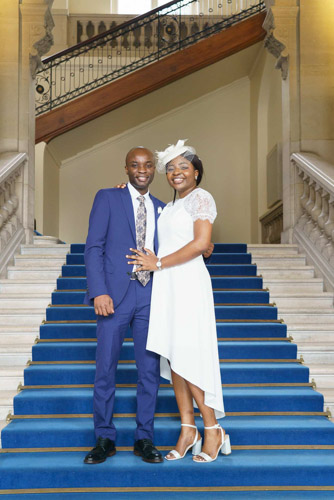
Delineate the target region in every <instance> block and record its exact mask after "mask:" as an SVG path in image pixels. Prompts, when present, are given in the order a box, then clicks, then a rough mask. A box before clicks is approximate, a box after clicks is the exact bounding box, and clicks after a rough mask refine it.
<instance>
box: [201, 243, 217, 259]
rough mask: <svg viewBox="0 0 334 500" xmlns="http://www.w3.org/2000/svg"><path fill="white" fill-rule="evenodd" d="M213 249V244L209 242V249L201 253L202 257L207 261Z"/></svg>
mask: <svg viewBox="0 0 334 500" xmlns="http://www.w3.org/2000/svg"><path fill="white" fill-rule="evenodd" d="M214 248H215V246H214V244H213V243H212V242H211V243H210V245H209V248H208V249H207V250H206V251H205V252H204V253H203V257H204V258H205V259H208V258H209V257H210V256H211V254H212V252H213V249H214Z"/></svg>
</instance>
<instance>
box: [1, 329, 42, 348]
mask: <svg viewBox="0 0 334 500" xmlns="http://www.w3.org/2000/svg"><path fill="white" fill-rule="evenodd" d="M7 330H8V327H7ZM36 330H37V331H36V332H20V333H9V332H8V331H7V332H0V347H2V346H4V345H7V344H10V345H13V346H15V345H20V344H22V343H23V344H27V345H30V346H32V345H33V343H34V342H35V339H36V337H38V328H36Z"/></svg>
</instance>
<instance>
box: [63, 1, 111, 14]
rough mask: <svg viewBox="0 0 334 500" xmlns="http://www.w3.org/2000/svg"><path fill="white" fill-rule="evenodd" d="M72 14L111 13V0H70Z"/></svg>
mask: <svg viewBox="0 0 334 500" xmlns="http://www.w3.org/2000/svg"><path fill="white" fill-rule="evenodd" d="M68 4H69V5H68V6H69V11H70V14H110V13H111V0H94V1H93V0H69V2H68Z"/></svg>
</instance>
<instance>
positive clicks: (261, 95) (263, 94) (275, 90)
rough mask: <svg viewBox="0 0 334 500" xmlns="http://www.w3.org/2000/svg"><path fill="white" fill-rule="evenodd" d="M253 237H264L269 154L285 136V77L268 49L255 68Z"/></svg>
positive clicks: (252, 99) (252, 124) (262, 52)
mask: <svg viewBox="0 0 334 500" xmlns="http://www.w3.org/2000/svg"><path fill="white" fill-rule="evenodd" d="M250 80H251V103H250V106H251V146H250V147H251V210H252V214H251V222H252V231H251V232H252V241H253V242H260V241H261V227H260V223H259V218H260V217H261V215H263V214H264V213H265V212H266V211H267V208H268V207H267V155H268V153H269V152H270V151H271V150H272V148H273V147H274V146H275V144H277V143H278V142H281V140H282V79H281V73H280V71H278V70H276V69H275V59H274V57H273V56H272V55H270V54H269V53H268V52H267V51H266V50H265V49H262V50H261V51H260V53H259V56H258V59H257V61H256V63H255V65H254V68H253V71H252V72H251V77H250Z"/></svg>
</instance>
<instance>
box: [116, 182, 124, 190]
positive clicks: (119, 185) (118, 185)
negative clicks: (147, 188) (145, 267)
mask: <svg viewBox="0 0 334 500" xmlns="http://www.w3.org/2000/svg"><path fill="white" fill-rule="evenodd" d="M114 187H115V188H118V189H124V188H126V184H125V183H124V182H122V184H116V186H114Z"/></svg>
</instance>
